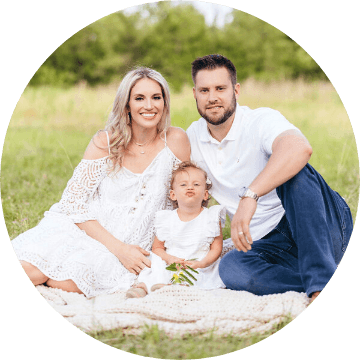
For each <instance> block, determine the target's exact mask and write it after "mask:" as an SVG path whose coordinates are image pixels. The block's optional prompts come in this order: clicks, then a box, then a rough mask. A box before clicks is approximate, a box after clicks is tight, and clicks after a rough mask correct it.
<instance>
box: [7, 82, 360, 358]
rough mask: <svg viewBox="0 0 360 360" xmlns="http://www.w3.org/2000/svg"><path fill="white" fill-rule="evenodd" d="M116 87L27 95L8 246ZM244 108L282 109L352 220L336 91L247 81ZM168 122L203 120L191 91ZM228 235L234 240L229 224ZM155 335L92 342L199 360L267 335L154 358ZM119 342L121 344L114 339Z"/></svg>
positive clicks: (16, 139)
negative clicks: (196, 351) (298, 132)
mask: <svg viewBox="0 0 360 360" xmlns="http://www.w3.org/2000/svg"><path fill="white" fill-rule="evenodd" d="M116 87H117V86H116V85H111V86H107V87H98V88H88V87H86V86H78V87H74V88H71V89H68V90H63V89H62V90H61V89H55V88H49V87H42V88H37V89H34V88H27V89H26V90H25V92H24V94H23V95H22V97H21V98H20V100H19V102H18V104H17V107H16V109H15V111H14V114H13V116H12V119H11V122H10V125H9V128H8V131H7V134H6V138H5V143H4V148H3V156H2V162H1V175H2V181H1V201H2V205H3V211H4V216H5V222H6V226H7V229H8V232H9V236H10V238H11V239H12V238H14V237H15V236H17V235H18V234H20V233H21V232H23V231H25V230H27V229H28V228H30V227H33V226H35V225H36V224H37V223H38V221H39V220H40V219H41V218H42V216H43V213H44V211H46V210H48V209H49V207H50V206H51V205H52V204H53V203H55V202H57V201H58V200H59V199H60V197H61V193H62V191H63V190H64V188H65V186H66V183H67V181H68V180H69V178H70V177H71V175H72V172H73V169H74V168H75V166H76V165H77V163H78V162H79V161H80V159H81V157H82V154H83V152H84V150H85V147H86V145H87V144H88V142H89V141H90V139H91V137H92V135H93V134H94V133H95V132H96V131H97V130H98V129H100V128H103V127H104V123H105V121H106V119H107V115H108V113H109V111H110V109H111V106H112V102H113V99H114V96H115V92H116ZM239 103H240V105H247V106H249V107H250V108H257V107H271V108H274V109H277V110H279V111H280V112H282V113H283V115H285V117H287V118H288V120H289V121H290V122H292V123H293V124H294V125H296V126H297V127H299V128H300V129H301V130H302V132H303V133H304V134H305V136H306V137H307V138H308V139H309V141H310V143H311V145H312V147H313V151H314V152H313V156H312V158H311V161H310V163H311V164H312V165H313V166H314V167H315V168H316V169H317V170H318V171H319V172H320V173H321V174H322V175H323V177H324V178H325V180H326V181H327V182H328V183H329V185H330V186H331V187H332V188H333V189H335V190H336V191H338V192H339V193H340V194H341V195H342V196H343V197H344V198H345V199H346V200H347V202H348V204H349V205H350V208H351V211H352V214H353V216H354V218H355V215H356V211H357V206H358V195H359V184H360V182H359V163H358V154H357V149H356V143H355V138H354V134H353V131H352V128H351V124H350V122H349V119H348V116H347V114H346V111H345V109H344V107H343V105H342V103H341V100H340V98H339V96H338V95H337V93H336V91H335V90H334V88H333V87H332V85H331V84H329V83H313V84H307V83H304V82H302V81H297V82H279V83H271V84H263V83H256V82H254V81H252V80H248V81H246V82H245V83H244V84H242V90H241V95H240V99H239ZM171 116H172V124H173V125H175V126H180V127H182V128H184V129H186V128H187V127H188V126H189V125H190V123H191V122H192V121H194V120H196V119H198V117H199V116H198V113H197V110H196V106H195V101H194V99H193V96H192V91H191V89H190V88H185V89H184V90H183V91H182V92H181V93H179V94H173V95H172V99H171ZM224 233H225V236H226V235H228V234H229V224H227V228H226V229H225V232H224ZM154 331H155V332H156V331H157V330H154V329H145V330H144V334H143V335H142V336H143V338H144V339H145V340H144V341H145V344H148V346H145V345H144V346H143V345H141V346H140V345H139V339H140V338H136V337H135V338H132V337H124V335H121V336H120V335H119V334H121V331H120V332H118V333H115V335H114V333H112V332H106V333H101V334H92V336H94V337H95V338H97V339H99V340H101V341H103V342H105V343H108V344H110V345H112V346H114V347H119V348H121V349H124V350H126V351H129V352H134V353H138V354H141V355H147V356H153V357H164V358H201V357H209V356H215V355H220V354H222V353H226V352H230V351H234V350H237V349H240V348H242V347H245V346H248V345H250V344H251V343H253V342H254V341H255V342H256V341H259V339H262V338H263V337H264V336H268V335H270V334H265V335H260V334H257V335H256V336H255V337H254V338H253V339H252V340H251V339H250V340H249V339H248V340H247V341H242V340H241V341H240V339H237V338H236V337H221V338H217V340H216V341H217V342H218V343H221V344H224V346H221V347H220V348H219V349H214V348H213V347H211V346H208V345H206V342H205V343H204V344H205V345H204V346H202V347H201V351H200V350H199V349H198V353H197V356H195V355H194V354H196V353H194V352H191V351H189V350H186V349H188V348H187V346H190V347H191V342H193V343H194V342H195V343H197V341H199V342H201V341H203V340H202V338H203V336H202V335H199V337H195V340H194V336H191V337H184V338H183V339H182V341H181V342H180V343H182V345H181V346H183V348H180V350H179V348H178V349H177V352H176V353H175V352H174V351H175V350H173V349H172V347H171V346H169V347H168V350H166V351H165V347H163V348H162V351H161V352H155V350H149V349H150V348H151V346H152V345H151V344H155V345H156V341H155V340H153V338H154V336H155V335H154ZM274 331H276V329H275V330H274ZM156 336H158V337H159V336H160V337H161V339H162V341H164V337H165V338H166V336H165V335H164V334H162V333H161V332H158V335H156ZM156 336H155V337H156ZM212 336H215V335H212ZM117 337H119V341H116V340H113V339H114V338H115V339H116V338H117ZM120 337H121V340H120ZM109 339H110V340H111V341H110V340H109ZM124 339H126V341H124ZM146 339H147V340H146ZM234 339H235V340H234ZM254 339H255V340H254ZM256 339H258V340H256ZM154 341H155V342H154ZM189 344H190V345H189ZM232 344H236V346H235V345H234V346H233V345H232ZM139 346H140V347H139ZM184 354H185V355H184Z"/></svg>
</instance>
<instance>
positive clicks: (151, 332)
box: [90, 317, 291, 359]
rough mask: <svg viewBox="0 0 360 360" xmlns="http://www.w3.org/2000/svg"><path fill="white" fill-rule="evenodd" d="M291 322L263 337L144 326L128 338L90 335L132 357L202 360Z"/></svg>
mask: <svg viewBox="0 0 360 360" xmlns="http://www.w3.org/2000/svg"><path fill="white" fill-rule="evenodd" d="M290 322H291V318H290V317H288V318H286V319H284V320H282V321H280V322H279V323H278V324H276V325H273V327H272V328H271V330H268V331H266V332H264V333H262V334H260V333H246V334H243V335H242V336H238V335H233V334H227V335H216V334H215V332H214V331H209V332H207V333H203V334H196V335H192V334H186V335H183V336H181V335H175V336H168V335H166V333H165V332H164V331H162V330H160V329H159V328H158V326H151V327H150V326H145V327H144V328H143V331H142V333H141V334H140V335H132V334H129V333H128V331H127V329H116V330H110V331H104V332H95V333H90V335H91V336H92V337H93V338H94V339H97V340H100V341H101V342H103V343H104V344H107V345H110V346H113V347H115V348H117V349H121V350H124V351H127V352H130V353H133V354H137V355H142V356H148V357H152V358H159V359H202V358H205V357H210V356H219V355H224V354H228V353H231V352H233V351H237V350H240V349H243V348H245V347H247V346H250V345H253V344H256V343H257V342H259V341H261V340H263V339H265V338H267V337H268V336H270V335H272V334H274V333H275V332H277V331H279V330H280V329H282V328H283V327H284V326H285V325H287V324H288V323H290Z"/></svg>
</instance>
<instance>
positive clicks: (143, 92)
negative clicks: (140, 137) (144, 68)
mask: <svg viewBox="0 0 360 360" xmlns="http://www.w3.org/2000/svg"><path fill="white" fill-rule="evenodd" d="M128 107H129V108H130V113H131V126H132V128H133V130H135V128H141V129H151V128H154V127H156V126H157V124H158V123H159V122H160V120H161V117H162V114H163V111H164V97H163V95H162V91H161V87H160V85H159V83H158V82H157V81H155V80H152V79H148V78H143V79H141V80H139V81H138V82H137V83H136V84H135V86H134V87H133V88H132V90H131V93H130V100H129V104H128Z"/></svg>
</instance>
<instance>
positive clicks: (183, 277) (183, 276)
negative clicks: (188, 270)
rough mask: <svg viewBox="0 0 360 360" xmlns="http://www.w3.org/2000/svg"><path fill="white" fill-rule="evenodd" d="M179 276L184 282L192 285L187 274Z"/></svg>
mask: <svg viewBox="0 0 360 360" xmlns="http://www.w3.org/2000/svg"><path fill="white" fill-rule="evenodd" d="M179 277H180V278H182V279H184V280H185V281H186V282H188V283H189V284H190V285H194V284H193V283H192V281H191V280H190V279H189V278H188V277H187V276H185V275H184V274H180V275H179Z"/></svg>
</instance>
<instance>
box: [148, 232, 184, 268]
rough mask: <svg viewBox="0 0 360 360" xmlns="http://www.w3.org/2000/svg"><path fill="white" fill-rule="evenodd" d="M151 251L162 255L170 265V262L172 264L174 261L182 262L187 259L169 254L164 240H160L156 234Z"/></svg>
mask: <svg viewBox="0 0 360 360" xmlns="http://www.w3.org/2000/svg"><path fill="white" fill-rule="evenodd" d="M151 251H152V252H153V253H154V254H156V255H158V256H160V257H161V258H162V259H163V260H164V261H165V262H166V263H167V264H168V265H170V264H172V263H174V262H175V263H178V264H182V263H183V262H184V260H185V259H180V258H178V257H176V256H172V255H169V254H168V253H167V252H166V249H165V246H164V242H163V241H160V240H159V239H158V238H157V237H156V236H155V239H154V243H153V246H152V249H151Z"/></svg>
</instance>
